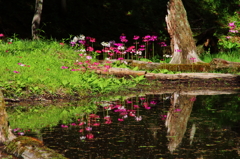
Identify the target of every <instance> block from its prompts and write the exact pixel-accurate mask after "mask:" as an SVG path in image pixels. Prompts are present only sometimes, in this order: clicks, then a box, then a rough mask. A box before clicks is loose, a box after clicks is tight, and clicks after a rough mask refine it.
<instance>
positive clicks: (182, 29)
mask: <svg viewBox="0 0 240 159" xmlns="http://www.w3.org/2000/svg"><path fill="white" fill-rule="evenodd" d="M167 12H168V15H167V16H166V23H167V29H168V33H169V34H170V37H171V50H172V52H173V58H172V59H171V61H170V63H174V64H183V63H184V64H189V63H193V62H202V61H201V60H200V59H199V57H198V55H197V53H196V51H197V48H196V44H195V41H194V39H193V35H192V31H191V28H190V25H189V23H188V19H187V14H186V10H185V8H184V6H183V3H182V1H181V0H170V1H169V3H168V10H167Z"/></svg>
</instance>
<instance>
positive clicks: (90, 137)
mask: <svg viewBox="0 0 240 159" xmlns="http://www.w3.org/2000/svg"><path fill="white" fill-rule="evenodd" d="M86 137H87V139H93V138H94V135H93V134H92V133H89V134H87V135H86Z"/></svg>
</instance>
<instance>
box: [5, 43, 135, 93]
mask: <svg viewBox="0 0 240 159" xmlns="http://www.w3.org/2000/svg"><path fill="white" fill-rule="evenodd" d="M75 50H76V49H73V48H71V47H70V46H69V45H68V44H65V45H64V46H62V45H60V44H59V42H57V41H53V40H51V41H50V40H44V41H27V40H17V41H15V42H13V43H11V44H8V43H5V42H2V43H0V66H1V69H0V74H1V78H0V87H2V88H4V89H5V91H4V94H5V96H8V97H17V96H30V95H42V94H51V95H66V94H68V95H69V94H71V95H72V94H78V95H89V94H90V93H91V94H94V93H104V92H109V91H114V90H115V91H116V90H119V89H123V88H125V87H134V86H135V85H136V81H134V80H126V79H124V78H121V79H118V78H112V77H111V76H109V77H106V78H103V77H100V76H99V75H97V74H95V73H92V72H88V71H87V72H82V71H71V70H72V69H76V68H79V67H80V66H76V65H74V63H75V62H76V60H78V61H81V60H82V61H83V62H84V60H83V59H81V58H80V56H79V55H78V54H79V52H76V51H75ZM19 63H21V64H23V65H24V66H21V64H19ZM62 66H66V67H68V68H67V69H62V68H61V67H62ZM14 71H15V72H16V71H17V73H14Z"/></svg>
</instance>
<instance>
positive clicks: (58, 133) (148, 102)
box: [41, 92, 240, 159]
mask: <svg viewBox="0 0 240 159" xmlns="http://www.w3.org/2000/svg"><path fill="white" fill-rule="evenodd" d="M200 94H204V93H200ZM215 94H216V93H215ZM96 105H98V106H99V109H98V112H96V113H92V114H89V115H86V116H82V117H79V119H78V120H76V121H75V122H73V123H68V124H62V123H61V121H60V122H59V124H58V125H57V126H55V127H51V128H50V127H46V128H43V129H42V130H41V133H42V137H41V139H42V140H43V142H44V144H45V145H46V146H48V147H49V148H52V149H54V150H56V151H58V152H60V153H62V154H64V155H65V156H66V157H68V158H70V159H81V158H88V159H89V158H90V159H102V158H104V159H107V158H122V159H135V158H139V159H160V158H163V159H171V158H173V159H176V158H184V159H187V158H189V159H197V158H199V159H200V158H204V159H205V158H206V159H215V158H216V159H222V158H223V159H225V158H226V159H235V158H240V138H239V137H240V108H239V105H240V94H222V95H196V93H184V92H173V93H166V94H147V95H145V96H135V97H129V98H127V99H124V100H118V101H98V102H96Z"/></svg>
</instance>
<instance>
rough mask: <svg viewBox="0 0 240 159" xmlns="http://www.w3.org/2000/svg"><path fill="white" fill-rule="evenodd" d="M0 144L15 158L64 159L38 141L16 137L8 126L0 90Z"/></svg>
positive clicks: (25, 137)
mask: <svg viewBox="0 0 240 159" xmlns="http://www.w3.org/2000/svg"><path fill="white" fill-rule="evenodd" d="M0 143H4V144H5V145H6V146H5V150H6V152H8V153H11V154H14V155H16V156H21V157H23V158H24V159H38V158H41V159H49V158H58V159H66V158H65V157H64V156H62V155H61V154H58V153H56V152H54V151H53V150H51V149H49V148H47V147H45V146H43V143H42V142H41V141H39V140H38V139H35V138H32V137H27V136H19V137H16V136H15V135H14V134H13V133H12V132H11V129H10V127H9V126H8V121H7V113H6V109H5V102H4V97H3V94H2V92H1V90H0ZM0 152H1V150H0Z"/></svg>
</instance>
